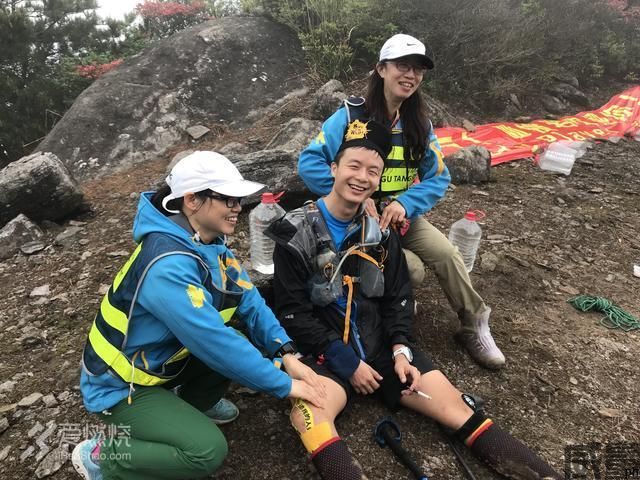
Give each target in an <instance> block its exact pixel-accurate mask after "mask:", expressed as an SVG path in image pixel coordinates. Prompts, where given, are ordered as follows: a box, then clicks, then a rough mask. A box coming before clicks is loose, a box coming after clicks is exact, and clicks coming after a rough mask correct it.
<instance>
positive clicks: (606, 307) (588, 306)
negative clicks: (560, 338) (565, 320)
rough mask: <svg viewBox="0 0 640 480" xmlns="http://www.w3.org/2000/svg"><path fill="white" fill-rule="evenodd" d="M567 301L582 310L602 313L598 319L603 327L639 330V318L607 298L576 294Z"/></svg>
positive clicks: (626, 330) (627, 330) (628, 330)
mask: <svg viewBox="0 0 640 480" xmlns="http://www.w3.org/2000/svg"><path fill="white" fill-rule="evenodd" d="M569 303H570V304H571V305H573V306H574V307H575V308H576V309H578V310H580V311H582V312H590V311H596V312H602V313H604V317H602V318H601V319H600V324H601V325H603V326H604V327H607V328H611V329H615V328H619V329H620V330H623V331H625V332H630V331H632V330H640V320H638V319H637V318H636V317H634V316H633V315H631V314H630V313H629V312H627V311H626V310H623V309H622V308H620V307H619V306H618V305H616V304H615V303H613V302H612V301H611V300H609V299H607V298H604V297H592V296H590V295H578V296H577V297H573V298H571V299H569Z"/></svg>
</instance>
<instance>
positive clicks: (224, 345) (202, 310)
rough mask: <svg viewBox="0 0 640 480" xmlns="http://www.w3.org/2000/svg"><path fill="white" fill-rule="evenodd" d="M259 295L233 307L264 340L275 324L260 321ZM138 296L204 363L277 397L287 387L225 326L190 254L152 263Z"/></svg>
mask: <svg viewBox="0 0 640 480" xmlns="http://www.w3.org/2000/svg"><path fill="white" fill-rule="evenodd" d="M261 300H262V299H261V298H259V295H256V292H254V294H252V295H248V296H247V298H243V301H242V302H241V305H239V307H238V308H239V313H240V314H241V315H248V320H249V321H248V324H249V325H250V330H251V331H252V336H254V337H255V338H256V339H258V340H259V341H260V343H264V344H266V343H268V342H267V341H266V338H267V337H268V336H269V335H272V334H273V333H274V332H275V331H276V330H278V327H277V326H276V325H275V324H274V322H273V320H274V319H271V317H268V318H266V321H264V322H263V320H264V319H263V318H262V317H261V315H262V314H264V313H265V310H264V309H265V308H266V307H265V306H263V303H264V302H263V301H262V302H261ZM138 301H139V304H140V306H141V307H143V308H144V309H146V310H147V311H148V312H150V313H151V314H152V315H154V316H155V317H156V318H157V319H158V320H160V321H161V322H162V323H164V324H165V326H166V327H167V328H168V329H169V330H170V331H171V333H172V334H173V335H175V337H176V338H177V339H178V341H179V342H180V343H181V344H182V345H184V346H185V347H186V348H187V349H188V350H189V351H190V352H191V353H192V354H193V355H195V356H196V357H197V358H198V359H200V360H201V361H202V362H204V363H205V364H206V365H207V366H208V367H209V368H211V369H213V370H215V371H216V372H219V373H220V374H222V375H224V376H225V377H227V378H229V379H232V380H234V381H236V382H238V383H240V384H243V385H246V386H248V387H250V388H252V389H255V390H259V391H262V392H266V393H270V394H272V395H274V396H276V397H279V398H284V397H286V396H287V395H288V394H289V392H290V391H291V379H290V377H289V376H288V375H286V374H285V373H284V372H282V371H280V370H279V369H277V368H275V367H274V366H273V364H272V363H271V361H270V360H268V359H266V358H264V357H263V356H262V354H261V353H260V352H259V351H258V350H257V349H256V348H255V347H254V346H253V345H252V344H251V343H250V342H249V341H248V340H247V339H246V338H244V337H243V336H242V335H240V334H239V333H238V332H236V331H235V330H234V329H233V328H230V327H227V326H225V323H224V319H223V318H222V317H221V316H220V313H219V312H218V311H217V310H216V309H215V308H214V306H213V304H212V297H211V294H210V292H209V291H208V290H207V289H206V288H205V287H204V285H202V283H201V277H200V273H199V272H198V270H197V267H196V266H195V263H194V261H193V259H192V258H189V257H186V256H182V255H174V256H170V257H166V258H164V259H162V260H160V261H158V262H157V263H156V264H154V265H153V267H151V269H150V270H149V272H148V274H147V277H146V279H145V281H144V283H143V285H142V287H141V290H140V294H139V299H138ZM272 315H273V314H271V316H272ZM278 333H280V332H279V331H278Z"/></svg>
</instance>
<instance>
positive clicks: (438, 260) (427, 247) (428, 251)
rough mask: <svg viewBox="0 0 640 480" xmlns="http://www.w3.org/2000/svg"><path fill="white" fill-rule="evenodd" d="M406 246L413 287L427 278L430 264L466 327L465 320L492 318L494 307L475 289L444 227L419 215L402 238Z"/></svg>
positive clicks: (404, 246) (403, 244)
mask: <svg viewBox="0 0 640 480" xmlns="http://www.w3.org/2000/svg"><path fill="white" fill-rule="evenodd" d="M402 246H403V249H404V254H405V257H406V259H407V265H408V267H409V275H410V277H411V285H412V286H413V288H416V287H417V286H418V285H420V284H421V283H422V281H423V280H424V277H425V273H424V267H425V265H426V266H427V267H429V268H430V269H431V270H432V271H433V272H434V273H435V274H436V276H437V277H438V281H439V282H440V286H441V287H442V289H443V290H444V293H445V295H446V296H447V299H448V300H449V303H450V304H451V307H452V308H453V309H454V310H455V312H456V313H457V314H458V318H460V320H461V321H462V323H463V326H464V324H465V320H472V319H477V318H479V317H481V316H487V317H488V315H489V312H490V309H489V307H487V306H486V305H485V303H484V301H483V300H482V297H480V295H478V293H477V292H476V291H475V290H474V289H473V286H472V285H471V279H470V278H469V274H468V273H467V269H466V268H465V266H464V262H463V260H462V256H461V255H460V253H459V252H458V248H457V247H454V246H453V245H452V244H451V242H450V241H449V239H447V237H445V236H444V235H443V234H442V232H440V230H438V229H437V228H436V227H434V226H433V225H431V224H430V223H429V222H428V221H427V220H426V219H425V218H424V217H422V216H420V217H418V218H415V219H413V220H411V226H410V227H409V230H408V231H407V233H406V234H405V235H404V236H403V237H402Z"/></svg>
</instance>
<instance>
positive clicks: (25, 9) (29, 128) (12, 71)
mask: <svg viewBox="0 0 640 480" xmlns="http://www.w3.org/2000/svg"><path fill="white" fill-rule="evenodd" d="M95 8H96V1H95V0H41V1H24V0H0V45H1V47H0V167H1V166H4V165H6V164H7V163H9V162H11V161H13V160H16V159H17V158H20V157H21V156H22V155H24V154H27V153H28V152H29V151H30V150H31V149H33V147H35V146H36V145H37V143H38V140H39V139H40V138H42V137H44V135H46V133H47V132H48V130H49V129H50V128H51V126H52V123H53V122H55V120H56V119H57V118H59V117H60V116H61V114H62V113H64V111H65V110H66V109H67V108H68V107H69V106H70V105H71V103H72V101H73V100H74V99H75V97H76V96H77V95H78V93H79V92H80V91H82V89H83V88H85V87H86V86H87V85H88V84H89V83H90V80H86V79H83V78H82V77H80V76H77V75H76V76H71V75H65V72H64V70H65V69H68V68H69V62H68V61H67V62H65V59H69V58H71V59H73V58H80V57H82V56H83V55H86V54H87V52H105V51H109V50H110V49H111V47H112V43H113V38H114V34H115V33H116V32H114V31H113V29H114V28H117V26H116V25H111V26H109V25H108V26H107V28H102V29H98V28H96V26H97V25H98V23H99V19H98V17H97V16H96V13H95Z"/></svg>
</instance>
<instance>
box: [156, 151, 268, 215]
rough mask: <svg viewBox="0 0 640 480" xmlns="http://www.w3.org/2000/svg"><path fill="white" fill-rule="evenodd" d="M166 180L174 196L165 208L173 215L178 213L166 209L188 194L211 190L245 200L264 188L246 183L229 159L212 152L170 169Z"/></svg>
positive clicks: (196, 154)
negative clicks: (174, 201)
mask: <svg viewBox="0 0 640 480" xmlns="http://www.w3.org/2000/svg"><path fill="white" fill-rule="evenodd" d="M166 180H167V185H169V187H170V188H171V193H170V194H169V195H167V196H166V197H164V198H163V199H162V206H163V207H164V208H165V209H166V210H167V211H168V212H172V213H179V212H178V211H176V210H170V209H169V208H167V203H168V202H170V201H171V200H174V199H176V198H181V197H183V196H184V195H185V193H188V192H191V193H197V192H201V191H203V190H207V189H208V190H212V191H214V192H216V193H219V194H221V195H225V196H228V197H246V196H248V195H252V194H254V193H257V192H259V191H260V190H262V189H263V188H264V187H265V185H263V184H261V183H257V182H251V181H249V180H245V179H244V178H242V175H241V174H240V172H239V171H238V169H237V168H236V166H235V165H234V164H233V163H231V161H230V160H229V159H228V158H227V157H225V156H224V155H221V154H219V153H216V152H209V151H197V152H193V153H192V154H190V155H187V156H186V157H184V158H183V159H182V160H180V161H179V162H178V163H176V164H175V166H174V167H173V168H172V169H171V173H169V176H168V177H167V179H166Z"/></svg>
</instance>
